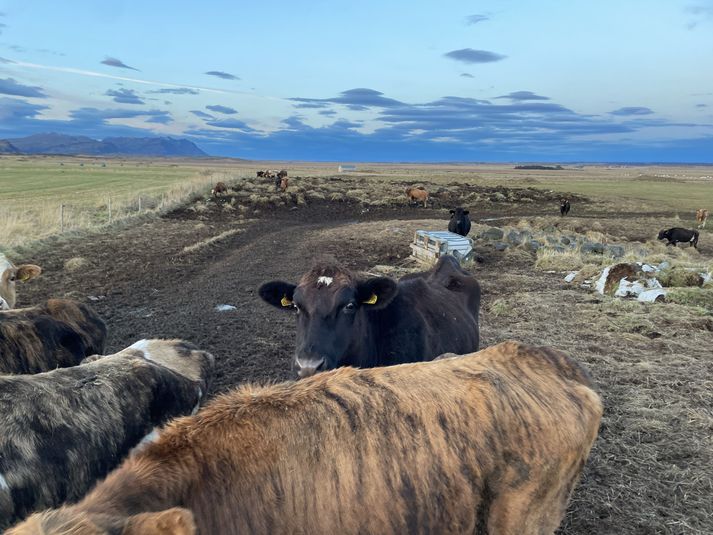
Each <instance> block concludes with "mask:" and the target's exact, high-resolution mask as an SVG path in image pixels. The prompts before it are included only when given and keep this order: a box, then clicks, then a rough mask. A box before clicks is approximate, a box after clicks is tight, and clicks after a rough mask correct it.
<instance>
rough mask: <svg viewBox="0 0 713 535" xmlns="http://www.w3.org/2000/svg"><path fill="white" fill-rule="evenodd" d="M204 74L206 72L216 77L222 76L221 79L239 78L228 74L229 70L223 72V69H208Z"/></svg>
mask: <svg viewBox="0 0 713 535" xmlns="http://www.w3.org/2000/svg"><path fill="white" fill-rule="evenodd" d="M204 74H207V75H208V76H215V77H217V78H222V79H223V80H240V78H238V77H237V76H235V75H234V74H230V73H229V72H224V71H208V72H206V73H204Z"/></svg>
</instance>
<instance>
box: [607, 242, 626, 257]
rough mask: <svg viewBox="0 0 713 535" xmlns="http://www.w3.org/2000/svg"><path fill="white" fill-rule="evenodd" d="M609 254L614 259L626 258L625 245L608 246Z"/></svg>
mask: <svg viewBox="0 0 713 535" xmlns="http://www.w3.org/2000/svg"><path fill="white" fill-rule="evenodd" d="M606 251H607V254H608V255H610V256H613V257H614V258H621V257H622V256H624V252H625V251H624V246H623V245H607V247H606Z"/></svg>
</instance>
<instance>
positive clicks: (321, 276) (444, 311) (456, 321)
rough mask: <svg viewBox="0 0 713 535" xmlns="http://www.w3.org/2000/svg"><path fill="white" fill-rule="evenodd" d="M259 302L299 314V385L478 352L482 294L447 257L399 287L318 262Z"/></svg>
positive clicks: (272, 287)
mask: <svg viewBox="0 0 713 535" xmlns="http://www.w3.org/2000/svg"><path fill="white" fill-rule="evenodd" d="M259 294H260V297H262V299H264V300H265V301H266V302H268V303H269V304H271V305H273V306H275V307H277V308H279V309H281V310H286V311H291V312H296V313H297V347H296V351H295V361H294V363H295V367H296V370H297V372H298V375H299V376H300V377H306V376H308V375H312V374H314V373H316V372H318V371H322V370H331V369H333V368H336V367H338V366H357V367H360V368H367V367H373V366H388V365H392V364H400V363H403V362H414V361H418V360H431V359H433V358H435V357H437V356H438V355H440V354H441V353H446V352H449V351H450V352H454V353H461V354H462V353H469V352H471V351H476V350H477V349H478V311H479V309H480V286H479V284H478V282H477V281H476V280H475V278H474V277H473V276H471V275H470V274H469V273H467V272H466V271H464V270H463V269H462V268H461V267H460V265H459V264H458V260H456V259H455V258H454V257H452V256H444V257H441V259H440V260H439V261H438V263H437V264H436V265H435V266H434V267H433V269H431V270H430V271H426V272H423V273H417V274H412V275H407V276H406V277H403V278H402V279H401V280H400V281H399V282H396V281H395V280H393V279H391V278H388V277H372V278H367V279H364V278H361V277H359V276H358V275H356V274H354V273H352V272H351V271H349V270H347V269H345V268H344V267H342V266H340V265H339V264H337V263H336V262H331V261H330V262H323V263H318V264H317V265H315V266H314V267H313V268H312V269H311V270H310V271H309V272H308V273H306V274H305V275H304V276H303V277H302V279H301V280H300V283H299V285H297V286H295V285H294V284H290V283H288V282H282V281H272V282H268V283H266V284H263V285H262V286H261V287H260V290H259Z"/></svg>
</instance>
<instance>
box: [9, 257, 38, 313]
mask: <svg viewBox="0 0 713 535" xmlns="http://www.w3.org/2000/svg"><path fill="white" fill-rule="evenodd" d="M40 273H42V268H40V266H35V265H34V264H22V265H20V266H14V265H13V264H12V262H10V261H9V260H8V259H7V258H6V257H5V255H3V254H1V253H0V310H10V309H11V308H15V301H16V300H17V294H16V291H15V286H16V284H17V281H20V282H27V281H29V280H31V279H34V278H35V277H37V276H38V275H39V274H40Z"/></svg>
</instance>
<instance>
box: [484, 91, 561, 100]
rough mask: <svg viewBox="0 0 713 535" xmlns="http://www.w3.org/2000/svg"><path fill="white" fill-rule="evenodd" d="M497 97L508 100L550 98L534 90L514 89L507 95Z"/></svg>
mask: <svg viewBox="0 0 713 535" xmlns="http://www.w3.org/2000/svg"><path fill="white" fill-rule="evenodd" d="M495 98H496V99H497V98H506V99H508V100H516V101H523V100H550V98H549V97H543V96H541V95H536V94H535V93H533V92H532V91H513V92H512V93H508V94H507V95H500V96H499V97H495Z"/></svg>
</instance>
